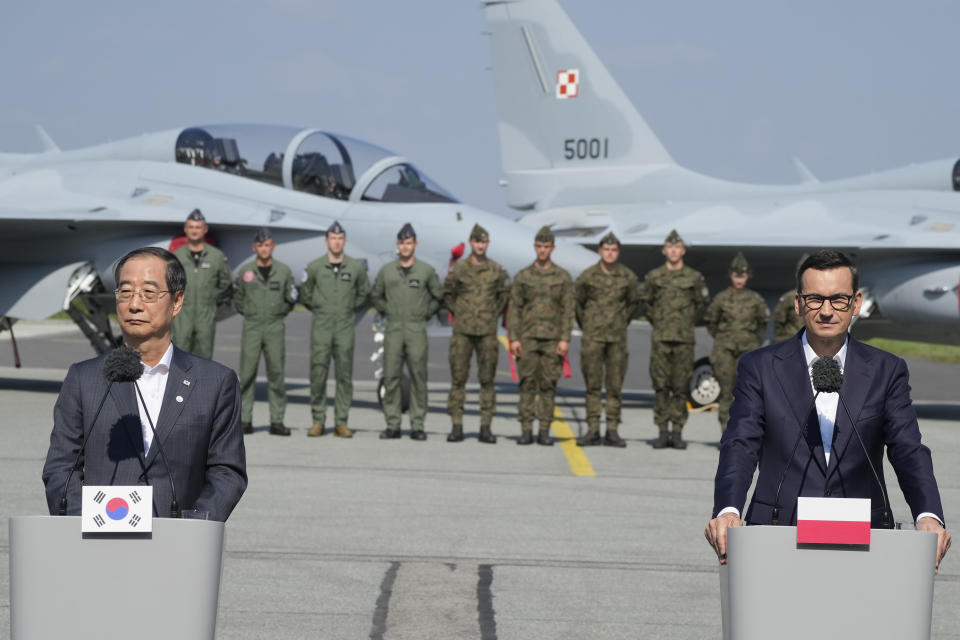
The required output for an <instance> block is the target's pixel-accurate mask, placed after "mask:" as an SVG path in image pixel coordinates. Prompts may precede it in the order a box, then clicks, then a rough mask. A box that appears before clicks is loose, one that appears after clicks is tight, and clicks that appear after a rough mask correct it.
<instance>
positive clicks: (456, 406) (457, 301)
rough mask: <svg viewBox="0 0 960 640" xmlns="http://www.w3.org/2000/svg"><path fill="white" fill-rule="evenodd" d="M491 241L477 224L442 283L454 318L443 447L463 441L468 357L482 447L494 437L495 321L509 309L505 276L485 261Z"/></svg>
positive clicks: (447, 305)
mask: <svg viewBox="0 0 960 640" xmlns="http://www.w3.org/2000/svg"><path fill="white" fill-rule="evenodd" d="M489 245H490V238H489V236H488V235H487V231H486V229H484V228H483V227H481V226H480V225H478V224H475V225H473V230H472V231H471V232H470V249H471V253H470V257H469V258H467V259H466V260H464V261H463V262H459V263H457V264H456V266H454V267H453V269H452V270H451V271H450V273H449V275H447V279H446V280H445V281H444V283H443V302H444V306H445V307H446V308H447V309H449V310H450V311H451V312H452V313H453V317H454V322H453V335H452V336H451V337H450V395H449V397H448V398H447V411H449V412H450V420H451V422H452V424H453V426H452V427H451V429H450V435H448V436H447V442H461V441H462V440H463V401H464V397H465V396H466V384H467V376H468V375H469V373H470V358H471V356H472V355H473V352H474V351H476V353H477V378H478V379H479V380H480V436H479V437H478V440H479V441H480V442H486V443H488V444H493V443H495V442H496V441H497V437H496V436H495V435H493V433H492V432H491V430H490V424H491V423H492V422H493V412H494V409H495V408H496V402H497V399H496V392H495V390H494V387H493V379H494V377H495V376H496V373H497V357H498V356H499V349H500V346H499V343H498V342H497V319H498V318H499V317H500V314H502V313H503V310H504V308H505V307H506V306H507V297H508V295H509V293H510V286H509V276H508V275H507V271H506V270H505V269H504V268H503V267H501V266H500V265H499V264H498V263H496V262H494V261H493V260H490V259H489V258H487V247H488V246H489Z"/></svg>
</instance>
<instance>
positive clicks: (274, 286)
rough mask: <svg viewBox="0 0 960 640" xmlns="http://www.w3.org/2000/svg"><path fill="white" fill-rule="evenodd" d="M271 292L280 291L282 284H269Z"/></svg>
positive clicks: (274, 282) (275, 282)
mask: <svg viewBox="0 0 960 640" xmlns="http://www.w3.org/2000/svg"><path fill="white" fill-rule="evenodd" d="M268 286H269V287H270V291H280V283H279V282H277V281H273V282H270V283H269V284H268Z"/></svg>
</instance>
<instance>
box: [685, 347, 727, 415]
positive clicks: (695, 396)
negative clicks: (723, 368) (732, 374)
mask: <svg viewBox="0 0 960 640" xmlns="http://www.w3.org/2000/svg"><path fill="white" fill-rule="evenodd" d="M719 397H720V383H719V382H718V381H717V379H716V377H714V375H713V365H712V364H710V358H700V359H699V360H697V361H696V362H695V363H694V364H693V376H692V377H691V378H690V404H692V405H693V406H694V407H703V406H705V405H708V404H712V403H714V402H716V401H717V398H719Z"/></svg>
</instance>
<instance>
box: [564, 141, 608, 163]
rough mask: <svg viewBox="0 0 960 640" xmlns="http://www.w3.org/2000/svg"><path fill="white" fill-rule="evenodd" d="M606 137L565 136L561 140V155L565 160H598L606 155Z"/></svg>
mask: <svg viewBox="0 0 960 640" xmlns="http://www.w3.org/2000/svg"><path fill="white" fill-rule="evenodd" d="M608 147H609V142H608V140H607V138H603V139H600V138H567V139H566V140H564V141H563V157H564V158H566V159H567V160H574V159H577V160H588V159H589V160H598V159H600V158H606V157H607V148H608Z"/></svg>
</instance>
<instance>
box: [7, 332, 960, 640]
mask: <svg viewBox="0 0 960 640" xmlns="http://www.w3.org/2000/svg"><path fill="white" fill-rule="evenodd" d="M287 324H288V334H287V373H288V379H287V389H288V394H289V407H288V409H287V419H286V424H287V425H288V426H290V427H291V428H292V429H293V435H292V437H289V438H283V437H277V436H271V435H269V434H268V433H267V431H266V426H267V422H268V416H267V412H266V409H267V407H266V403H265V402H263V400H265V393H266V391H265V387H266V385H265V380H261V381H260V384H259V385H258V400H260V402H258V404H257V406H256V409H255V412H254V416H255V425H257V430H256V433H254V434H253V435H252V436H247V440H246V447H247V469H248V474H249V479H250V484H249V487H248V489H247V492H246V494H245V495H244V497H243V499H242V500H241V502H240V504H239V505H238V507H237V509H236V510H235V511H234V513H233V515H232V516H231V517H230V519H229V521H228V522H227V545H226V554H225V560H224V570H223V577H222V585H221V594H220V607H219V617H218V627H217V637H218V638H222V639H248V638H249V639H254V638H256V639H260V638H266V637H269V638H272V639H285V638H295V639H302V638H316V637H322V638H345V639H353V638H371V639H374V640H379V639H390V640H393V639H401V638H409V639H416V640H432V639H437V640H449V639H451V638H458V639H459V638H464V639H467V638H470V639H472V638H480V639H482V640H493V639H496V638H500V639H523V640H539V639H548V638H549V639H551V640H553V639H558V638H570V639H573V638H576V639H583V638H598V639H600V638H603V639H618V638H631V639H632V638H664V639H670V638H684V639H686V638H690V639H701V638H719V637H720V636H721V617H720V595H719V577H718V564H717V560H716V556H715V555H714V554H713V551H712V550H711V549H710V548H709V547H708V546H707V544H706V542H705V541H704V538H703V529H704V525H705V524H706V522H707V520H708V519H709V517H710V511H711V508H712V501H713V476H714V473H715V471H716V461H717V442H718V439H719V436H720V429H719V425H718V423H717V419H716V414H715V413H713V412H702V413H695V414H692V415H691V416H690V420H689V422H688V425H687V427H686V429H685V430H684V437H685V439H687V440H688V441H689V442H690V446H689V448H688V449H687V450H685V451H677V450H662V451H657V450H654V449H652V448H651V446H650V443H651V442H652V439H653V437H654V436H655V429H654V427H653V423H652V402H653V394H652V392H651V391H650V385H649V378H648V377H647V373H646V368H647V365H646V363H647V353H648V348H647V345H648V342H649V327H647V326H646V325H645V324H642V323H634V325H632V326H631V329H630V333H629V340H630V349H631V358H632V360H631V362H632V365H631V369H630V373H629V375H628V378H627V384H626V388H627V389H629V391H628V392H627V393H626V394H625V401H624V415H623V422H624V424H623V426H622V427H621V433H622V435H623V436H624V437H625V439H626V440H627V442H628V447H627V448H626V449H614V448H608V447H592V448H587V449H579V448H577V447H576V446H575V445H574V444H573V443H572V440H571V438H573V437H576V436H577V435H579V434H580V433H581V432H582V431H583V430H584V429H585V426H584V422H583V420H584V412H583V396H582V391H581V390H582V383H581V382H580V379H579V372H578V371H577V369H578V360H577V353H576V350H577V348H578V346H579V342H578V340H574V343H573V350H574V353H573V357H572V358H571V364H573V367H572V368H573V371H572V374H573V375H572V376H571V378H569V379H567V380H565V381H563V382H562V384H561V392H560V394H559V396H558V405H557V408H558V413H559V415H558V417H557V419H556V420H555V421H554V423H553V433H554V435H555V436H556V438H557V441H558V443H557V446H553V447H543V446H538V445H532V446H528V447H518V446H516V445H515V440H516V437H517V436H518V435H519V426H518V424H517V421H516V402H517V393H516V385H515V384H514V383H513V382H512V379H511V377H510V372H509V369H508V365H507V358H506V357H501V359H500V371H499V372H498V409H497V416H496V418H495V421H494V425H493V430H494V433H495V434H496V435H498V436H499V440H498V442H497V444H495V445H485V444H481V443H479V442H477V440H476V432H477V427H478V420H479V409H478V407H477V404H476V386H475V385H471V387H470V388H469V391H470V392H469V393H468V396H467V416H466V420H465V423H466V424H465V428H466V431H467V440H466V441H465V442H462V443H457V444H450V443H447V442H446V438H445V436H446V433H447V432H448V431H449V427H450V425H449V418H448V417H447V415H446V393H447V390H448V388H449V384H448V382H447V381H446V380H447V377H446V374H445V370H446V351H445V346H446V345H445V343H446V340H445V339H444V338H434V339H431V365H430V370H429V372H430V378H431V383H430V394H429V407H430V411H429V414H428V416H427V423H426V430H427V433H428V440H427V441H426V442H416V441H412V440H410V439H409V438H408V437H406V435H407V431H406V429H407V424H406V419H405V421H404V438H402V439H400V440H391V441H381V440H379V439H378V438H377V436H378V434H379V432H380V430H382V429H383V427H384V423H383V416H382V413H381V412H380V409H379V407H378V404H377V401H376V395H375V389H376V385H375V383H374V382H373V377H372V373H373V369H374V365H373V364H372V363H371V362H370V361H369V360H368V359H367V356H368V355H369V354H370V352H371V351H372V346H373V342H372V339H371V334H370V332H369V329H368V323H364V324H362V325H361V327H360V329H359V330H358V331H359V333H358V336H359V339H358V346H357V357H356V363H355V368H354V373H355V378H356V382H355V400H354V404H353V408H352V410H351V416H350V426H351V428H353V429H354V430H355V432H356V435H355V437H354V438H352V439H339V438H334V437H332V436H324V437H322V438H306V437H305V434H306V430H307V429H308V428H309V426H310V422H311V419H310V408H309V385H308V381H307V369H306V364H307V357H308V353H309V350H308V344H309V316H308V314H300V313H298V314H292V315H291V317H290V318H288V323H287ZM239 327H240V325H239V321H238V320H237V319H236V318H234V319H230V320H227V321H225V322H223V323H221V325H220V328H219V330H218V338H217V351H216V353H215V357H216V358H217V359H219V360H221V361H222V362H224V363H226V364H229V365H235V364H236V363H237V361H238V360H239ZM14 331H15V335H16V336H17V339H18V346H19V351H20V356H21V359H22V360H23V367H22V368H20V369H17V368H14V367H13V356H12V352H11V350H10V346H9V337H8V335H7V334H6V333H4V334H0V340H2V341H3V343H4V344H2V345H0V415H2V418H0V460H2V465H3V466H2V471H0V479H2V482H0V497H2V499H0V515H2V516H3V518H4V519H6V518H8V517H9V516H12V515H32V514H43V513H46V504H45V501H44V497H43V488H42V485H41V482H40V470H41V467H42V464H43V460H44V457H45V455H46V449H47V445H48V439H49V433H50V428H51V424H52V409H53V404H54V402H55V400H56V397H57V392H58V390H59V386H60V382H61V380H62V378H63V376H64V373H65V371H66V367H67V366H69V364H70V363H71V362H73V361H76V360H80V359H84V358H87V357H90V356H91V353H92V352H91V350H90V348H89V346H88V345H87V343H86V341H85V340H84V339H83V337H82V336H80V335H79V333H78V332H76V331H74V330H73V329H72V328H71V327H70V326H69V325H61V326H60V327H59V328H57V325H56V324H54V323H43V324H41V325H22V324H18V325H16V326H15V327H14ZM709 348H710V345H709V339H708V338H706V337H705V336H704V335H698V348H697V353H698V355H705V354H708V353H709ZM908 364H909V366H910V370H911V373H912V378H911V381H912V385H913V389H914V400H915V403H916V405H917V409H918V413H919V415H920V426H921V430H922V431H923V434H924V442H925V443H926V444H927V445H928V446H929V447H930V448H931V450H932V452H933V459H934V466H935V470H936V472H937V478H938V481H939V486H940V491H941V495H942V498H943V502H944V509H945V511H946V516H947V519H948V525H949V523H950V519H951V518H952V517H956V515H955V514H960V403H958V402H957V401H956V400H955V396H956V381H957V380H960V366H955V365H942V364H938V363H931V362H925V361H914V360H909V361H908ZM330 391H331V394H332V383H331V387H330ZM330 411H332V406H331V407H330ZM327 424H328V426H330V425H331V420H328V422H327ZM885 475H886V478H887V482H888V487H890V489H891V492H890V493H891V498H892V503H893V510H894V515H895V518H896V519H897V520H898V521H909V519H910V516H909V510H908V509H907V507H906V505H905V503H904V501H903V498H902V495H901V494H900V492H899V490H898V489H897V487H896V481H895V475H894V474H893V472H892V470H891V469H890V468H889V466H888V468H887V469H886V470H885ZM907 526H909V525H907ZM8 542H9V538H8V531H7V528H6V527H0V555H2V556H3V558H2V561H3V562H4V563H6V562H7V556H8V555H9V544H8ZM956 553H957V552H956V551H954V552H951V553H950V554H948V556H947V558H946V560H945V561H944V564H943V565H942V567H941V571H940V574H939V575H938V576H937V577H936V581H935V589H934V608H933V634H932V636H931V637H933V638H958V637H960V608H958V607H957V606H956V603H957V602H960V558H958V557H957V555H956ZM785 579H787V577H785ZM8 587H9V578H8V575H7V573H6V572H3V573H2V575H0V629H9V614H10V610H9V605H8V603H9V588H8ZM850 597H851V598H856V597H859V596H858V594H850ZM798 606H801V607H802V606H803V604H802V603H798ZM889 614H893V613H892V612H890V613H889ZM880 615H884V614H883V613H881V614H880ZM824 637H825V636H824Z"/></svg>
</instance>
